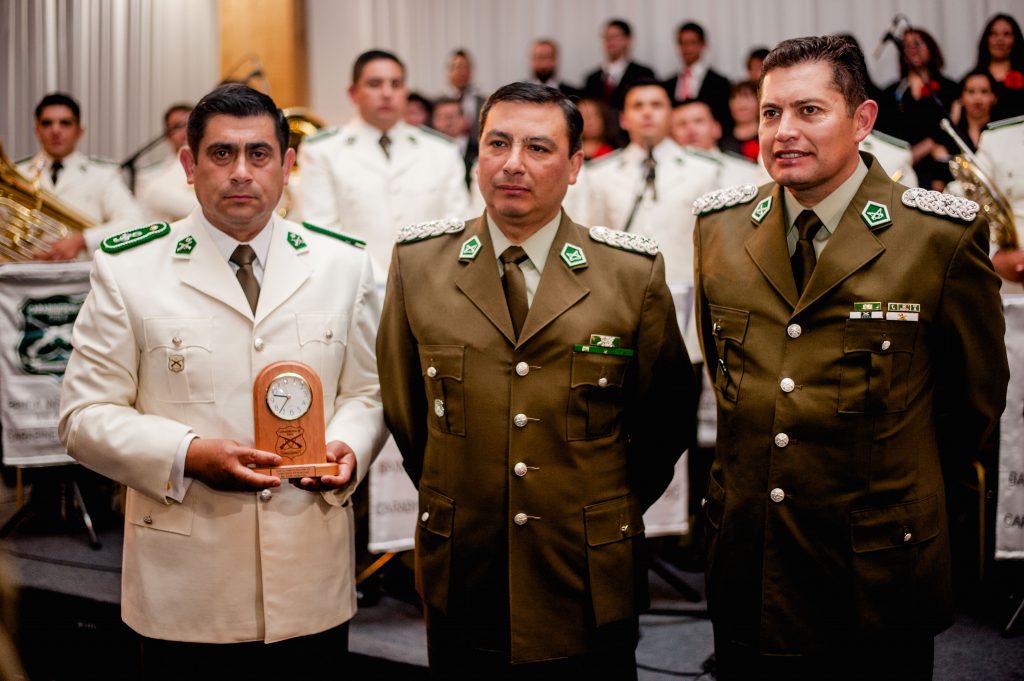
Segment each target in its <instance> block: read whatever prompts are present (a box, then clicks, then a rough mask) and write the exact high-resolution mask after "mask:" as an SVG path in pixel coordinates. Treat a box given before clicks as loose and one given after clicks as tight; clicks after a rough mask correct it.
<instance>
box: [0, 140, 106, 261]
mask: <svg viewBox="0 0 1024 681" xmlns="http://www.w3.org/2000/svg"><path fill="white" fill-rule="evenodd" d="M92 224H93V223H92V221H91V220H89V218H87V217H85V216H84V215H82V214H81V213H79V212H78V211H76V210H74V209H73V208H71V207H69V206H67V205H65V204H63V203H61V201H60V199H58V198H57V197H56V196H54V195H53V194H51V193H50V192H48V191H46V190H45V189H41V188H40V187H39V185H38V182H37V181H33V180H30V179H29V178H27V177H25V176H24V175H22V174H21V173H20V172H18V169H17V168H15V167H14V164H13V163H11V162H10V160H8V158H7V155H6V154H4V149H3V145H2V144H0V263H4V262H22V261H25V260H32V259H33V258H34V257H35V256H37V255H39V254H41V253H44V252H46V251H47V250H48V249H49V245H50V244H51V243H53V242H54V241H59V240H60V239H64V238H66V237H67V236H68V235H69V234H71V232H72V231H79V232H80V231H84V230H86V229H88V228H89V227H92Z"/></svg>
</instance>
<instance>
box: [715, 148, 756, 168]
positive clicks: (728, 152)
mask: <svg viewBox="0 0 1024 681" xmlns="http://www.w3.org/2000/svg"><path fill="white" fill-rule="evenodd" d="M722 156H724V157H725V158H727V159H730V160H733V161H743V162H744V163H746V164H747V165H748V166H756V165H757V162H756V161H751V160H750V159H749V158H747V157H746V156H744V155H743V154H740V153H737V152H735V151H733V150H732V149H723V150H722Z"/></svg>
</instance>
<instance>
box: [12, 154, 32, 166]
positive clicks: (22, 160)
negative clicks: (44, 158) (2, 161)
mask: <svg viewBox="0 0 1024 681" xmlns="http://www.w3.org/2000/svg"><path fill="white" fill-rule="evenodd" d="M34 158H35V156H26V157H25V158H23V159H21V160H19V161H15V162H14V165H16V166H20V165H22V164H23V163H28V162H29V161H31V160H32V159H34Z"/></svg>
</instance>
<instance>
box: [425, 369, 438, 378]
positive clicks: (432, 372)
mask: <svg viewBox="0 0 1024 681" xmlns="http://www.w3.org/2000/svg"><path fill="white" fill-rule="evenodd" d="M427 376H430V377H431V378H433V377H434V376H437V368H436V367H427Z"/></svg>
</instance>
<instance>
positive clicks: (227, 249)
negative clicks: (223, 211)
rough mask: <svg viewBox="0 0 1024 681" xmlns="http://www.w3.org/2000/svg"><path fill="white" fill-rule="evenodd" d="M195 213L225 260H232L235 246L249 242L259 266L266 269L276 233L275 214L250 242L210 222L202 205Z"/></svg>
mask: <svg viewBox="0 0 1024 681" xmlns="http://www.w3.org/2000/svg"><path fill="white" fill-rule="evenodd" d="M195 215H196V219H197V220H198V221H199V224H201V225H202V226H203V227H204V228H206V233H207V234H208V235H209V236H210V240H211V241H213V243H214V245H215V246H216V247H217V250H218V251H220V254H221V255H222V256H224V260H226V261H228V262H230V261H231V254H232V253H234V251H235V248H237V247H238V246H239V245H240V244H242V243H247V244H248V245H249V246H251V247H252V250H253V251H255V252H256V261H257V264H258V265H259V267H260V268H261V269H264V270H265V269H266V268H267V256H268V255H270V239H271V237H272V236H273V234H274V229H273V226H274V216H273V215H271V216H270V220H268V221H267V224H266V225H265V226H264V227H263V229H261V230H260V231H259V233H258V234H257V235H256V236H255V237H253V238H252V240H251V241H248V242H242V241H239V240H238V239H235V238H234V237H233V236H231V235H230V234H227V233H226V232H222V231H221V230H219V229H217V228H216V227H214V226H213V225H212V224H210V221H209V220H207V219H206V216H205V215H204V214H203V209H202V207H199V208H196V212H195Z"/></svg>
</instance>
